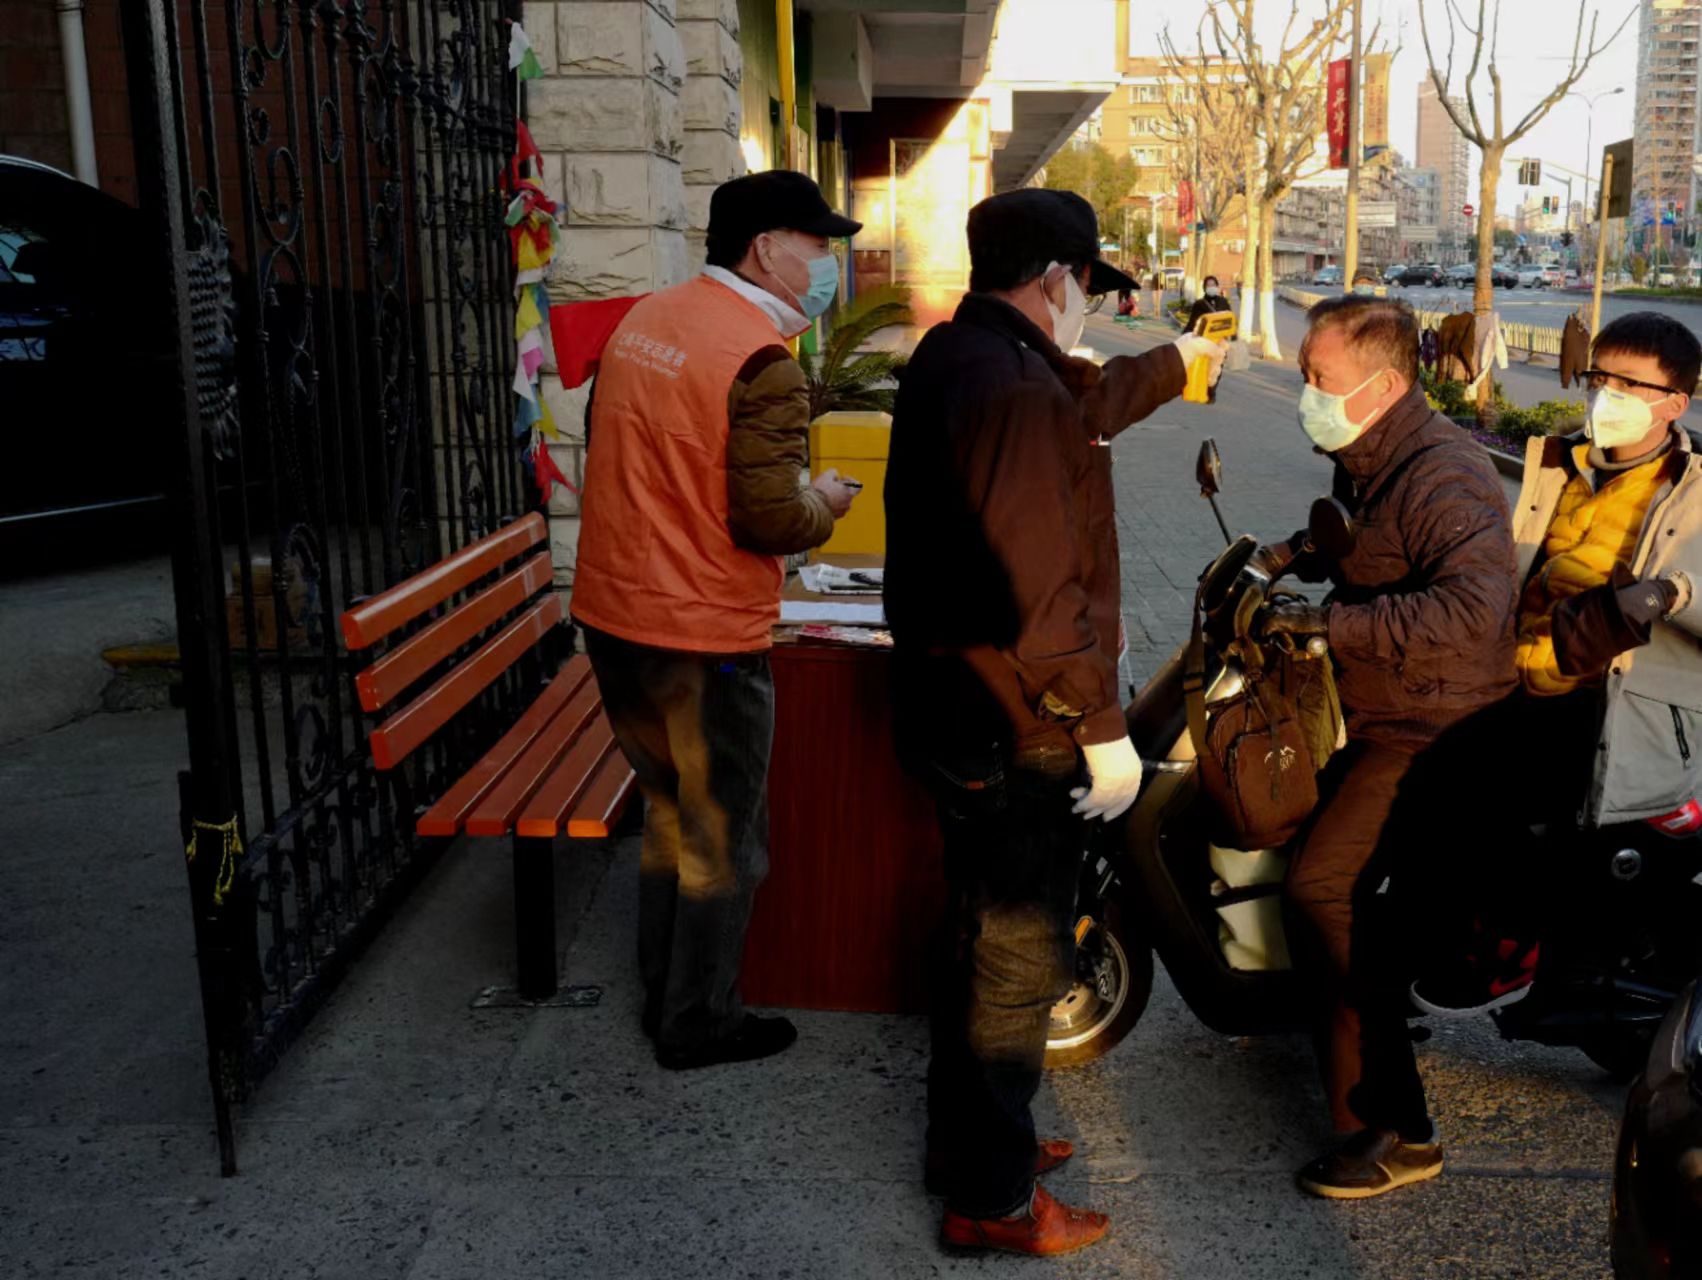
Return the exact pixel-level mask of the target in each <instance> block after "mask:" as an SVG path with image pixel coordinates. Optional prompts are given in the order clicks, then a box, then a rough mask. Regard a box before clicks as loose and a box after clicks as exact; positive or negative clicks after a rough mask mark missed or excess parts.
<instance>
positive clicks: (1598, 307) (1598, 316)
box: [1590, 155, 1613, 338]
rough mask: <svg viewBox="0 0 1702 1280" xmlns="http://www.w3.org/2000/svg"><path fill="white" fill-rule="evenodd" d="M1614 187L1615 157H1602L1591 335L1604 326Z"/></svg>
mask: <svg viewBox="0 0 1702 1280" xmlns="http://www.w3.org/2000/svg"><path fill="white" fill-rule="evenodd" d="M1612 188H1613V157H1612V156H1611V155H1609V156H1603V157H1602V203H1601V212H1600V213H1599V214H1597V215H1596V287H1595V292H1594V294H1593V296H1592V297H1591V299H1590V337H1591V338H1594V337H1595V336H1596V334H1598V333H1600V332H1601V327H1602V272H1603V271H1605V270H1607V196H1608V192H1609V191H1610V190H1611V189H1612Z"/></svg>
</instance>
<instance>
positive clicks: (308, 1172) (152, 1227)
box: [0, 712, 1618, 1280]
mask: <svg viewBox="0 0 1702 1280" xmlns="http://www.w3.org/2000/svg"><path fill="white" fill-rule="evenodd" d="M178 741H179V732H178V726H177V724H176V721H175V717H174V716H172V715H171V714H169V713H163V712H160V713H138V714H131V715H123V716H113V715H103V716H97V717H94V718H92V719H88V720H84V721H82V722H80V723H79V724H76V725H74V726H71V727H70V728H68V729H64V730H60V731H58V732H56V733H52V734H48V735H44V736H42V737H38V738H36V739H34V740H32V741H31V742H29V743H27V744H24V745H22V746H13V747H9V748H5V749H3V750H0V804H4V806H5V809H6V811H7V812H8V813H9V814H11V815H12V817H13V830H14V832H16V833H27V834H24V838H23V839H22V840H17V839H15V842H14V844H13V847H12V852H11V856H10V857H8V858H7V859H5V861H4V862H3V863H0V891H3V892H4V893H5V894H6V896H7V898H8V899H9V900H10V901H11V902H13V903H14V904H16V905H15V913H16V914H15V916H14V921H15V924H14V927H13V928H11V929H8V930H7V931H6V934H5V942H4V958H5V961H6V964H5V967H4V972H5V973H6V974H7V975H8V978H7V996H8V999H9V1003H10V1009H11V1015H10V1018H9V1022H8V1034H7V1035H6V1037H5V1039H4V1042H3V1043H0V1067H3V1076H0V1078H3V1079H4V1080H5V1082H6V1086H7V1096H8V1098H9V1106H8V1108H7V1111H6V1115H5V1118H4V1121H3V1123H0V1169H4V1173H3V1174H0V1181H3V1184H4V1194H3V1195H0V1274H4V1275H6V1276H8V1277H34V1276H49V1275H51V1276H54V1277H88V1278H90V1280H97V1278H98V1280H121V1278H128V1277H143V1276H151V1277H159V1276H165V1277H176V1276H199V1275H205V1276H217V1277H231V1278H234V1277H248V1278H249V1280H262V1278H270V1277H278V1278H280V1280H282V1278H283V1277H297V1276H304V1275H312V1276H317V1277H324V1278H334V1280H341V1278H343V1277H347V1278H348V1280H372V1278H375V1277H399V1278H400V1277H407V1278H409V1280H428V1278H431V1280H436V1278H439V1277H456V1278H464V1280H475V1278H482V1277H529V1276H549V1277H554V1276H560V1277H575V1278H578V1277H597V1278H598V1280H604V1278H609V1280H616V1278H624V1277H642V1278H649V1277H668V1278H670V1280H680V1278H683V1277H698V1276H702V1277H723V1276H728V1275H740V1276H750V1277H761V1278H765V1280H766V1278H768V1277H783V1276H794V1277H859V1278H861V1277H868V1278H869V1280H885V1278H887V1277H911V1276H916V1277H920V1276H942V1275H953V1276H956V1275H980V1274H986V1273H988V1272H992V1271H998V1270H1000V1269H1008V1268H1018V1267H1020V1268H1022V1269H1023V1270H1024V1272H1025V1274H1027V1273H1033V1274H1037V1275H1038V1274H1046V1275H1052V1274H1056V1275H1060V1276H1063V1275H1070V1276H1122V1277H1142V1278H1144V1277H1153V1278H1155V1280H1156V1278H1157V1277H1172V1278H1175V1277H1186V1278H1197V1280H1221V1277H1225V1276H1237V1277H1270V1278H1272V1280H1276V1278H1278V1277H1281V1278H1284V1280H1286V1278H1288V1277H1297V1276H1317V1277H1344V1278H1345V1277H1402V1278H1417V1277H1451V1278H1458V1280H1468V1278H1469V1280H1483V1278H1484V1277H1491V1276H1508V1277H1511V1276H1519V1277H1562V1276H1564V1277H1569V1278H1570V1277H1579V1276H1590V1275H1601V1274H1603V1258H1602V1253H1603V1250H1602V1247H1601V1226H1602V1221H1603V1217H1602V1215H1603V1213H1604V1211H1605V1199H1606V1184H1605V1182H1604V1181H1603V1180H1602V1177H1603V1174H1602V1171H1603V1170H1605V1168H1606V1167H1607V1162H1608V1159H1609V1154H1610V1151H1611V1142H1612V1134H1613V1125H1614V1120H1615V1115H1616V1110H1617V1106H1618V1096H1617V1094H1616V1093H1615V1092H1614V1091H1611V1090H1606V1089H1605V1088H1603V1087H1601V1086H1600V1085H1599V1083H1592V1081H1594V1079H1595V1077H1594V1076H1593V1073H1592V1072H1591V1070H1590V1069H1589V1068H1588V1066H1587V1065H1586V1064H1584V1063H1583V1062H1582V1060H1581V1059H1578V1058H1577V1057H1576V1055H1565V1054H1559V1053H1551V1054H1543V1053H1541V1052H1535V1053H1533V1052H1530V1051H1528V1050H1524V1051H1521V1053H1520V1059H1521V1060H1520V1061H1519V1062H1518V1063H1517V1064H1509V1063H1508V1062H1507V1061H1505V1060H1504V1055H1503V1054H1502V1053H1501V1051H1500V1050H1499V1047H1498V1046H1496V1045H1495V1043H1494V1042H1493V1039H1492V1037H1490V1036H1488V1035H1486V1034H1484V1033H1483V1032H1482V1031H1479V1030H1475V1029H1473V1028H1469V1027H1468V1028H1466V1029H1465V1030H1463V1031H1450V1032H1448V1033H1446V1034H1445V1035H1444V1036H1443V1037H1440V1038H1439V1041H1440V1042H1439V1043H1438V1044H1434V1045H1432V1046H1430V1047H1429V1048H1427V1050H1426V1052H1425V1055H1424V1057H1425V1067H1426V1073H1427V1076H1428V1077H1429V1080H1430V1083H1431V1086H1432V1088H1433V1089H1434V1090H1435V1091H1436V1093H1437V1096H1438V1097H1439V1099H1440V1100H1441V1104H1442V1123H1443V1125H1444V1132H1445V1133H1446V1134H1447V1136H1448V1139H1449V1141H1450V1154H1451V1157H1452V1160H1453V1163H1452V1164H1451V1165H1450V1172H1449V1173H1448V1175H1447V1176H1445V1177H1444V1178H1443V1179H1441V1180H1440V1181H1438V1182H1436V1183H1433V1184H1428V1185H1427V1186H1425V1187H1423V1188H1419V1189H1414V1190H1413V1191H1411V1192H1406V1193H1403V1194H1401V1195H1398V1196H1395V1197H1392V1198H1391V1199H1390V1200H1388V1201H1385V1202H1378V1203H1376V1204H1374V1205H1363V1206H1343V1205H1329V1204H1324V1203H1321V1202H1318V1201H1312V1200H1307V1199H1304V1198H1302V1197H1301V1196H1299V1195H1298V1193H1296V1192H1295V1191H1294V1189H1293V1186H1292V1182H1291V1179H1292V1174H1293V1170H1294V1168H1295V1167H1296V1166H1297V1165H1298V1164H1299V1163H1301V1162H1302V1161H1303V1160H1304V1159H1305V1158H1307V1157H1308V1156H1309V1155H1310V1154H1312V1153H1313V1151H1314V1150H1315V1149H1316V1148H1317V1146H1318V1145H1319V1144H1320V1143H1322V1142H1324V1141H1325V1140H1326V1137H1327V1135H1326V1133H1325V1132H1324V1125H1323V1122H1322V1108H1321V1102H1320V1099H1319V1097H1318V1094H1317V1089H1316V1086H1315V1084H1314V1077H1313V1067H1312V1061H1311V1055H1310V1052H1309V1050H1308V1048H1307V1046H1306V1045H1305V1043H1304V1042H1303V1041H1302V1040H1300V1039H1297V1038H1293V1037H1287V1038H1274V1039H1267V1040H1259V1041H1244V1042H1239V1041H1234V1040H1227V1039H1225V1038H1223V1037H1221V1036H1217V1035H1214V1034H1212V1033H1211V1032H1209V1031H1207V1030H1206V1029H1205V1028H1203V1027H1201V1026H1200V1025H1199V1023H1198V1022H1197V1021H1195V1019H1194V1018H1193V1016H1192V1015H1191V1014H1190V1013H1188V1011H1187V1010H1186V1009H1185V1008H1184V1007H1183V1006H1182V1005H1181V1003H1180V1002H1179V1001H1178V999H1177V998H1176V996H1175V994H1174V993H1173V991H1172V990H1171V989H1170V988H1169V986H1168V984H1167V983H1165V982H1164V981H1163V979H1162V976H1161V978H1160V987H1159V991H1158V992H1157V994H1156V995H1155V998H1154V1001H1153V1005H1152V1008H1151V1009H1150V1010H1149V1012H1148V1013H1147V1015H1146V1018H1145V1020H1144V1021H1143V1023H1142V1025H1141V1027H1140V1028H1139V1029H1138V1030H1137V1032H1136V1034H1135V1035H1134V1037H1133V1038H1132V1039H1131V1040H1130V1042H1129V1043H1127V1044H1125V1045H1124V1046H1122V1048H1120V1049H1119V1050H1118V1051H1117V1052H1116V1053H1114V1054H1113V1055H1111V1056H1110V1057H1109V1058H1107V1059H1105V1060H1103V1061H1101V1062H1099V1063H1097V1064H1094V1065H1092V1066H1090V1067H1088V1068H1084V1069H1081V1070H1077V1071H1072V1072H1066V1073H1059V1074H1056V1075H1054V1076H1052V1077H1050V1078H1049V1079H1048V1080H1047V1081H1046V1082H1045V1083H1044V1085H1043V1087H1042V1090H1041V1095H1040V1099H1039V1102H1038V1108H1039V1115H1040V1117H1041V1120H1042V1127H1043V1128H1044V1130H1045V1132H1047V1133H1048V1134H1057V1135H1063V1136H1068V1137H1071V1138H1073V1139H1075V1140H1076V1141H1077V1142H1078V1143H1079V1144H1080V1146H1081V1151H1082V1154H1081V1155H1080V1156H1079V1157H1078V1159H1077V1160H1075V1161H1073V1162H1072V1163H1071V1164H1070V1165H1069V1166H1067V1167H1066V1168H1065V1169H1064V1170H1061V1171H1060V1173H1059V1174H1058V1175H1056V1176H1055V1177H1054V1178H1053V1179H1052V1182H1051V1185H1052V1186H1053V1188H1054V1190H1056V1191H1058V1192H1059V1193H1060V1194H1061V1195H1063V1196H1066V1197H1068V1198H1071V1199H1074V1200H1078V1201H1084V1202H1087V1203H1090V1204H1093V1205H1096V1206H1098V1207H1100V1208H1103V1209H1106V1210H1108V1211H1110V1212H1111V1213H1112V1214H1113V1215H1114V1219H1115V1233H1114V1235H1113V1237H1112V1238H1111V1239H1110V1240H1109V1241H1108V1242H1106V1243H1105V1244H1104V1245H1102V1246H1100V1247H1098V1248H1096V1249H1094V1250H1092V1251H1089V1252H1088V1253H1085V1254H1082V1255H1080V1256H1078V1257H1076V1258H1074V1259H1071V1260H1067V1261H1062V1262H1058V1263H1051V1264H1048V1263H1023V1262H1019V1261H1016V1260H998V1259H992V1260H983V1259H976V1258H958V1257H952V1256H948V1255H946V1254H944V1253H943V1252H941V1251H940V1249H939V1248H938V1247H937V1245H936V1244H935V1243H934V1233H935V1231H936V1230H937V1225H938V1211H939V1206H938V1204H937V1202H933V1201H930V1200H928V1199H927V1198H926V1197H925V1196H924V1194H923V1192H922V1189H921V1185H920V1169H921V1160H922V1138H923V1074H924V1071H925V1068H926V1028H925V1025H924V1023H923V1022H922V1020H920V1019H917V1018H901V1017H876V1016H867V1015H848V1014H823V1013H803V1014H799V1015H797V1019H798V1022H799V1025H800V1028H801V1031H802V1036H801V1039H800V1042H799V1044H798V1046H797V1047H796V1048H795V1049H794V1050H793V1051H791V1052H790V1053H788V1054H786V1055H784V1056H782V1057H781V1058H779V1059H776V1060H773V1061H771V1062H768V1063H761V1064H752V1065H748V1066H736V1067H726V1068H720V1069H717V1070H714V1071H709V1072H702V1073H691V1074H682V1075H674V1074H669V1073H666V1072H662V1071H660V1070H658V1069H657V1068H656V1067H655V1066H654V1064H653V1063H652V1062H651V1060H650V1056H649V1052H648V1046H647V1043H646V1042H645V1041H644V1039H643V1037H642V1035H641V1034H640V1032H639V1029H638V1015H639V993H638V990H637V987H636V984H635V982H634V980H633V975H632V965H631V963H630V961H631V955H632V950H633V932H632V921H633V914H634V898H635V892H636V874H635V858H634V852H633V851H632V850H631V849H622V850H619V851H618V852H617V853H616V854H615V856H614V861H613V863H612V866H608V867H607V868H606V866H605V862H604V860H603V859H602V858H600V857H597V856H595V855H588V854H586V853H585V852H583V851H578V852H569V851H563V852H561V853H560V854H558V859H559V863H560V870H561V872H562V874H563V876H564V878H565V879H566V881H567V884H568V887H567V892H566V894H565V896H566V898H567V899H568V901H567V902H566V903H565V904H564V919H565V920H569V921H572V922H573V923H572V927H571V928H570V930H569V933H568V937H569V939H570V942H569V943H568V947H567V954H566V959H565V971H566V974H567V976H568V977H569V978H571V979H572V980H574V981H579V982H596V983H601V984H603V985H604V988H605V996H604V1000H603V1003H602V1004H601V1005H600V1006H598V1007H597V1008H593V1009H584V1010H565V1009H554V1010H542V1011H532V1012H491V1011H474V1010H472V1009H470V1008H469V1007H468V998H469V997H470V996H471V994H472V993H473V992H474V991H475V990H476V989H477V988H478V987H479V986H481V985H483V984H484V983H487V982H491V981H498V980H501V979H502V978H503V977H504V976H505V974H506V973H507V966H508V963H509V957H508V943H509V938H510V934H509V931H508V922H507V914H508V906H507V903H508V889H509V886H508V876H507V866H506V863H507V860H506V857H505V855H504V853H503V851H502V850H501V848H500V847H497V846H496V845H495V844H494V843H489V844H487V847H483V848H478V847H475V848H463V849H459V850H456V851H454V852H452V853H451V854H450V855H449V856H448V857H447V858H446V859H445V860H444V861H443V862H442V863H441V864H440V865H439V866H438V867H437V868H436V869H435V870H434V871H433V873H432V874H431V875H430V876H429V877H428V878H427V879H426V880H425V881H424V883H422V885H421V886H420V888H419V889H418V890H417V892H416V893H415V894H414V896H413V898H412V899H411V900H410V902H409V903H408V905H407V907H406V908H405V909H404V910H403V911H402V912H401V913H400V915H399V916H398V918H397V919H396V920H395V921H394V922H393V923H392V924H391V925H390V926H389V927H388V928H387V929H386V930H385V932H384V933H383V935H382V936H381V937H380V939H379V942H378V944H377V945H376V946H375V947H374V948H373V949H372V951H371V952H370V953H369V954H368V956H367V957H366V958H365V959H364V960H363V961H362V962H361V963H360V964H359V965H358V966H357V968H356V970H355V972H354V974H353V976H352V978H351V979H350V981H349V982H348V983H347V984H346V985H345V986H344V987H343V989H342V990H341V991H340V992H339V994H338V995H337V996H336V997H335V998H334V1000H333V1001H332V1004H331V1006H330V1007H329V1008H328V1009H327V1010H326V1011H325V1012H324V1013H322V1014H321V1015H320V1017H319V1018H318V1019H317V1020H316V1021H315V1022H314V1024H313V1025H312V1026H311V1028H310V1029H309V1031H308V1033H307V1035H306V1036H305V1038H304V1039H303V1040H302V1042H301V1043H299V1044H298V1045H296V1046H295V1047H294V1048H293V1049H292V1050H291V1051H290V1052H289V1054H288V1055H287V1056H286V1058H285V1060H284V1063H283V1065H282V1068H281V1069H280V1070H279V1071H278V1072H277V1073H276V1074H275V1075H274V1076H273V1077H272V1078H271V1079H269V1080H268V1081H267V1082H266V1083H265V1085H264V1086H263V1087H262V1089H261V1091H260V1094H259V1096H258V1097H257V1098H256V1099H255V1100H254V1102H253V1103H251V1104H250V1105H249V1106H248V1107H246V1108H245V1109H244V1111H243V1113H242V1114H241V1116H240V1118H239V1121H238V1133H239V1142H240V1155H241V1166H242V1172H241V1174H240V1176H238V1177H237V1178H234V1179H230V1180H221V1179H220V1178H218V1176H217V1174H216V1167H217V1156H216V1149H215V1145H214V1141H213V1134H212V1127H211V1124H210V1111H209V1107H208V1103H207V1085H206V1076H205V1067H204V1061H203V1058H202V1056H201V1048H200V1031H199V1023H198V1016H197V1008H196V1002H195V987H194V973H193V964H192V960H191V945H190V933H189V925H188V920H187V913H186V909H185V903H184V895H183V890H182V868H181V865H180V864H179V862H178V858H179V856H180V854H179V851H178V850H177V849H176V848H175V840H174V838H173V836H172V828H173V818H172V814H171V812H170V810H171V807H172V806H171V801H170V798H169V797H170V788H169V786H168V785H167V780H168V777H169V766H170V765H171V764H173V763H174V762H175V761H174V756H173V754H172V752H173V749H174V747H175V744H176V743H177V742H178ZM54 777H58V778H60V779H62V781H61V782H60V783H59V784H57V785H44V781H45V780H46V779H51V778H54ZM125 832H136V833H139V834H138V835H136V836H127V835H125V834H123V833H125ZM1490 1206H1493V1210H1492V1211H1489V1212H1486V1209H1489V1207H1490Z"/></svg>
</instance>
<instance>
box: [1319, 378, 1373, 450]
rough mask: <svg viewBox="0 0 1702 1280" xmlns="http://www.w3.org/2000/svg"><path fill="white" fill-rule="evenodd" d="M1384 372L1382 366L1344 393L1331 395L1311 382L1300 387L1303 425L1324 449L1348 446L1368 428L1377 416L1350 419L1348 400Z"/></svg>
mask: <svg viewBox="0 0 1702 1280" xmlns="http://www.w3.org/2000/svg"><path fill="white" fill-rule="evenodd" d="M1382 372H1383V371H1382V370H1381V369H1379V370H1378V371H1377V372H1376V373H1374V374H1372V375H1371V377H1369V378H1367V379H1366V380H1365V381H1364V382H1362V383H1360V384H1359V385H1358V386H1357V387H1355V388H1354V389H1353V390H1352V391H1349V392H1346V393H1345V394H1342V395H1331V394H1330V393H1329V392H1328V391H1323V390H1320V389H1319V388H1317V387H1315V386H1313V385H1312V384H1311V383H1310V382H1308V383H1307V384H1306V385H1305V386H1304V387H1303V388H1301V391H1300V429H1301V430H1302V431H1304V432H1305V433H1306V435H1307V437H1308V438H1309V439H1310V440H1311V441H1312V443H1313V444H1315V445H1317V446H1318V447H1319V448H1320V449H1322V450H1323V451H1324V452H1325V453H1334V452H1335V451H1336V450H1337V449H1345V448H1346V447H1347V446H1348V445H1350V444H1352V443H1353V442H1354V441H1355V440H1357V439H1359V437H1360V436H1362V435H1364V434H1365V429H1366V428H1367V427H1369V426H1370V425H1371V423H1372V421H1373V420H1374V419H1375V418H1376V416H1377V415H1376V414H1375V413H1373V414H1372V415H1371V417H1369V418H1367V419H1366V420H1365V421H1364V422H1353V421H1350V420H1349V418H1348V416H1347V402H1348V400H1349V399H1351V398H1352V397H1353V396H1356V395H1358V394H1359V393H1360V392H1361V391H1363V390H1365V388H1366V387H1368V386H1370V385H1371V383H1372V382H1373V381H1374V380H1375V379H1377V378H1378V377H1380V376H1381V375H1382Z"/></svg>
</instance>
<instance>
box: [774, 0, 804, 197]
mask: <svg viewBox="0 0 1702 1280" xmlns="http://www.w3.org/2000/svg"><path fill="white" fill-rule="evenodd" d="M774 23H775V44H776V45H777V46H778V49H777V50H776V60H777V61H778V62H779V63H780V67H779V70H780V154H781V155H782V156H784V157H785V164H786V167H787V168H788V169H796V168H797V167H798V157H797V154H796V151H795V149H794V147H793V146H792V127H793V124H794V123H795V120H796V117H797V114H798V55H797V50H796V48H795V46H794V43H793V39H792V0H774Z"/></svg>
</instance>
